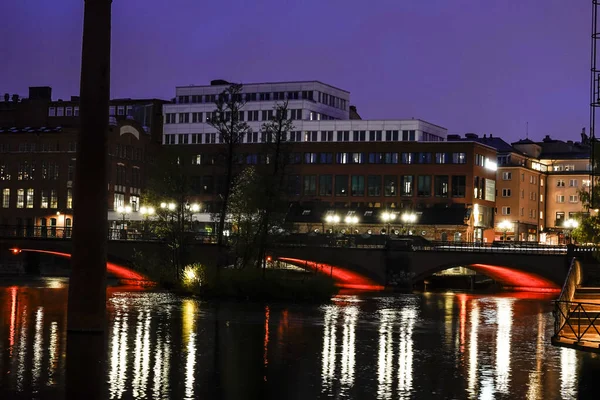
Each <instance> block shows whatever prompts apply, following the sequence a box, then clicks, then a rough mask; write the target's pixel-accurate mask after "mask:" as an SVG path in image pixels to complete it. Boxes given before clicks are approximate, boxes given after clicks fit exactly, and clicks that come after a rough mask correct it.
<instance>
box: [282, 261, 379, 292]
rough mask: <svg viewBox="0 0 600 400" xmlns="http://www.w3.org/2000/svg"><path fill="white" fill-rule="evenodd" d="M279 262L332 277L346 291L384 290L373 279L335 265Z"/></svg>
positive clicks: (309, 262)
mask: <svg viewBox="0 0 600 400" xmlns="http://www.w3.org/2000/svg"><path fill="white" fill-rule="evenodd" d="M279 260H280V261H284V262H287V263H290V264H292V265H295V266H297V267H300V268H307V269H309V270H312V271H317V272H321V273H323V274H325V275H330V276H331V277H332V278H333V280H334V281H335V282H336V286H338V287H341V288H344V289H355V290H373V291H376V290H383V289H384V287H383V286H382V285H378V284H377V283H376V282H374V281H373V280H372V279H369V278H367V277H365V276H363V275H360V274H359V273H357V272H353V271H350V270H347V269H345V268H341V267H338V266H335V265H331V264H323V263H316V262H314V261H308V260H301V259H299V258H287V257H280V258H279Z"/></svg>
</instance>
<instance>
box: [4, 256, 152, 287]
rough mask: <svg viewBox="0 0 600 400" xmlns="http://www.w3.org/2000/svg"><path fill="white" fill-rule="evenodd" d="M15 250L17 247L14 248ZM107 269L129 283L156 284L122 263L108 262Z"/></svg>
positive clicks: (138, 284) (136, 284)
mask: <svg viewBox="0 0 600 400" xmlns="http://www.w3.org/2000/svg"><path fill="white" fill-rule="evenodd" d="M12 250H13V252H14V250H15V249H12ZM17 250H19V253H20V252H22V251H26V252H30V253H42V254H51V255H54V256H59V257H65V258H71V254H69V253H63V252H60V251H50V250H37V249H17ZM106 271H107V272H108V273H109V274H111V275H114V276H115V277H117V278H119V279H121V280H122V281H123V282H124V283H127V284H129V285H132V286H151V285H154V282H152V281H151V280H150V279H148V277H147V276H144V275H142V274H140V273H139V272H135V271H134V270H132V269H129V268H126V267H124V266H122V265H119V264H115V263H111V262H107V263H106Z"/></svg>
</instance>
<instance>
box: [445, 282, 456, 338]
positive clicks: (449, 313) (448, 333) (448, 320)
mask: <svg viewBox="0 0 600 400" xmlns="http://www.w3.org/2000/svg"><path fill="white" fill-rule="evenodd" d="M444 310H445V318H444V319H445V321H444V322H445V324H444V327H445V334H444V339H446V345H447V347H448V349H451V348H452V338H453V336H454V335H453V333H454V332H453V330H452V326H453V324H454V294H451V293H448V294H446V296H444Z"/></svg>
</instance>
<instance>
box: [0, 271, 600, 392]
mask: <svg viewBox="0 0 600 400" xmlns="http://www.w3.org/2000/svg"><path fill="white" fill-rule="evenodd" d="M65 284H66V282H65V281H61V280H56V279H54V280H45V281H40V282H37V283H31V282H29V283H18V284H14V285H12V286H0V305H1V307H2V308H1V315H0V399H13V398H26V399H29V398H62V397H64V393H65V391H66V389H68V388H69V387H71V386H73V387H76V388H78V389H81V388H82V387H83V388H84V389H85V390H88V391H89V392H90V393H97V392H98V391H99V392H100V393H103V395H102V396H104V397H106V398H111V399H130V398H145V399H195V398H198V399H220V398H221V399H260V398H267V399H318V398H337V399H407V398H415V399H429V398H432V399H433V398H439V399H450V398H453V399H476V398H477V399H493V398H499V399H503V398H504V399H560V398H564V399H570V398H585V399H597V398H599V395H598V394H597V393H598V386H600V379H599V377H600V357H597V356H595V355H592V354H586V353H578V352H575V351H574V350H567V349H559V348H555V347H552V346H551V345H550V343H549V342H550V336H551V332H552V322H553V321H552V314H551V304H550V301H549V299H548V298H539V297H537V298H536V297H535V296H533V297H531V296H520V297H517V296H514V295H512V296H511V295H498V296H493V295H485V296H483V295H469V294H452V293H448V294H425V295H420V294H415V295H396V296H383V295H381V296H357V295H347V296H340V297H338V298H336V299H334V300H333V301H332V302H331V304H329V305H324V306H311V305H283V304H270V305H263V304H245V303H219V304H216V303H208V302H202V301H197V300H194V299H190V298H181V297H177V296H174V295H171V294H169V293H156V292H128V291H121V289H111V290H110V300H109V326H108V330H107V334H106V338H105V339H104V340H100V341H94V340H93V338H87V339H83V340H79V341H78V342H73V341H71V342H69V345H68V349H67V336H66V300H67V292H66V286H65ZM97 343H100V346H99V347H97V348H95V347H94V346H96V345H97ZM102 360H103V361H104V363H102V362H100V361H102ZM67 365H69V367H68V368H67ZM92 397H93V396H92ZM84 400H85V399H84Z"/></svg>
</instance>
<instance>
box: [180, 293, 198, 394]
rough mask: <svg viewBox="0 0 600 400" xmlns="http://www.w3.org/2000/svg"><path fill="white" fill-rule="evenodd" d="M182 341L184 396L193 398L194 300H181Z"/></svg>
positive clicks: (194, 351) (194, 354) (194, 350)
mask: <svg viewBox="0 0 600 400" xmlns="http://www.w3.org/2000/svg"><path fill="white" fill-rule="evenodd" d="M182 323H183V327H182V328H183V329H182V331H183V342H184V343H185V344H186V351H187V356H186V362H185V398H186V399H193V398H194V380H195V378H194V370H195V367H196V332H195V331H196V302H195V301H194V300H189V299H186V300H184V301H183V321H182Z"/></svg>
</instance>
